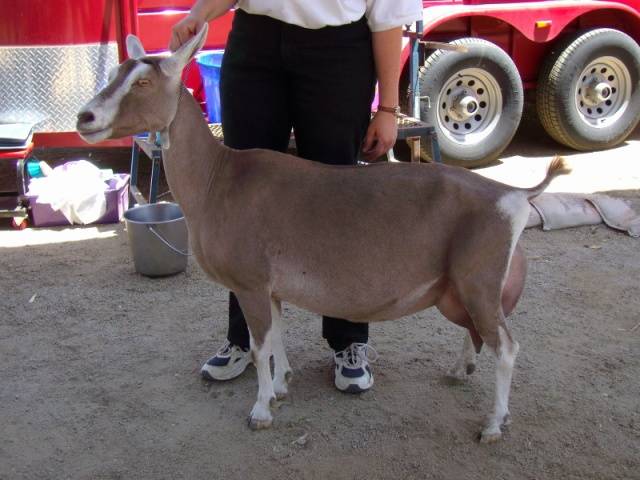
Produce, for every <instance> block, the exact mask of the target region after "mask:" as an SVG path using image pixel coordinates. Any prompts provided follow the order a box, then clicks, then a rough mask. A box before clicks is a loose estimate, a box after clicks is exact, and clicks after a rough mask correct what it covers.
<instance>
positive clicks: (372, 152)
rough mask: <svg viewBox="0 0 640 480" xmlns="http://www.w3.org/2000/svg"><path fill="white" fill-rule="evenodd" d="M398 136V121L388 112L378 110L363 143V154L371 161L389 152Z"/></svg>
mask: <svg viewBox="0 0 640 480" xmlns="http://www.w3.org/2000/svg"><path fill="white" fill-rule="evenodd" d="M396 138H398V122H396V117H395V116H394V115H393V114H391V113H388V112H377V113H376V114H375V116H374V117H373V120H371V123H370V124H369V128H368V130H367V135H366V136H365V138H364V143H363V144H362V156H363V157H364V159H365V160H367V161H368V162H371V161H373V160H375V159H377V158H378V157H380V156H381V155H384V154H385V153H387V152H388V151H389V150H391V148H393V145H394V144H395V143H396Z"/></svg>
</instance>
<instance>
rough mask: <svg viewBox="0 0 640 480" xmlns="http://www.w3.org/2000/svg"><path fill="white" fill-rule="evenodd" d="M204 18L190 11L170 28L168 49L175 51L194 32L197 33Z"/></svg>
mask: <svg viewBox="0 0 640 480" xmlns="http://www.w3.org/2000/svg"><path fill="white" fill-rule="evenodd" d="M204 22H205V21H204V20H203V19H201V18H198V17H197V16H195V15H193V14H192V13H190V14H189V15H187V16H186V17H184V18H183V19H182V20H180V21H179V22H178V23H176V24H175V25H174V26H173V28H172V29H171V41H170V42H169V49H170V50H171V51H172V52H175V51H176V50H177V49H178V48H180V47H181V46H182V45H183V44H184V43H186V42H188V41H189V39H191V38H192V37H193V36H195V34H196V33H198V32H199V31H200V30H201V29H202V26H203V25H204Z"/></svg>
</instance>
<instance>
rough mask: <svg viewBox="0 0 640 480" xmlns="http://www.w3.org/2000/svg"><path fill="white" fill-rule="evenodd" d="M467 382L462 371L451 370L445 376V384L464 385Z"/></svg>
mask: <svg viewBox="0 0 640 480" xmlns="http://www.w3.org/2000/svg"><path fill="white" fill-rule="evenodd" d="M465 380H466V377H465V375H464V374H463V373H462V372H461V371H459V370H456V369H451V370H449V371H448V372H447V374H446V375H445V383H448V384H450V385H459V384H461V383H464V381H465Z"/></svg>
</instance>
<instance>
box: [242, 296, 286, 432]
mask: <svg viewBox="0 0 640 480" xmlns="http://www.w3.org/2000/svg"><path fill="white" fill-rule="evenodd" d="M236 296H237V297H238V301H239V302H240V306H241V307H242V312H243V313H244V316H245V318H246V320H247V327H249V333H250V334H251V356H252V357H253V363H254V365H255V367H256V371H257V373H258V399H257V401H256V403H255V404H254V406H253V408H252V409H251V413H250V414H249V419H248V421H249V427H250V428H251V429H253V430H259V429H262V428H268V427H270V426H271V423H272V421H273V416H272V415H271V405H272V404H273V403H274V402H275V399H276V396H275V392H274V390H273V382H272V379H271V367H270V365H269V358H270V357H271V341H272V337H273V333H274V332H273V329H272V305H271V297H270V295H269V294H268V293H266V292H238V291H236Z"/></svg>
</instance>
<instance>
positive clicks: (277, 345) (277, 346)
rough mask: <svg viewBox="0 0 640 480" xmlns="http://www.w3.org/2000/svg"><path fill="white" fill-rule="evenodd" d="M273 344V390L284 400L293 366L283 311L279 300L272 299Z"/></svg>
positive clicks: (278, 397) (279, 398)
mask: <svg viewBox="0 0 640 480" xmlns="http://www.w3.org/2000/svg"><path fill="white" fill-rule="evenodd" d="M271 325H272V326H271V346H272V349H273V366H274V369H273V370H274V371H273V391H274V392H275V395H276V398H277V399H278V400H282V399H283V398H285V397H286V396H287V395H288V393H289V388H288V385H289V382H290V381H291V376H292V372H291V367H290V366H289V360H288V359H287V353H286V351H285V349H284V342H283V341H282V332H283V328H282V311H281V304H280V302H279V301H277V300H272V301H271Z"/></svg>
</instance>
